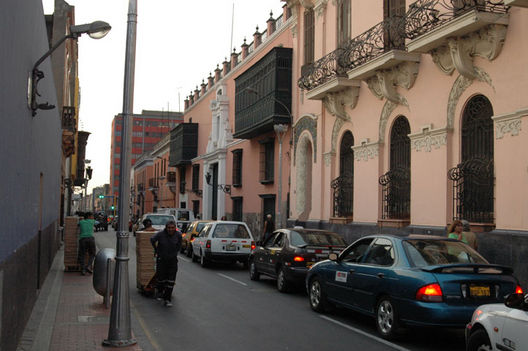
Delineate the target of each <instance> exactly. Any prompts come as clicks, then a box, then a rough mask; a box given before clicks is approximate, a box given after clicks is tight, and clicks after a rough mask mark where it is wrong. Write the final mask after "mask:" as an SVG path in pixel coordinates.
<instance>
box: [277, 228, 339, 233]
mask: <svg viewBox="0 0 528 351" xmlns="http://www.w3.org/2000/svg"><path fill="white" fill-rule="evenodd" d="M277 230H289V231H291V232H297V233H330V234H336V235H339V234H337V233H335V232H332V231H330V230H324V229H310V228H281V229H277Z"/></svg>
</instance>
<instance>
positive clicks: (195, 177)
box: [192, 165, 200, 191]
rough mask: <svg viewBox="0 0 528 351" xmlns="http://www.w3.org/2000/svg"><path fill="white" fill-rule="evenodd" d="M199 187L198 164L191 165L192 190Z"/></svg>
mask: <svg viewBox="0 0 528 351" xmlns="http://www.w3.org/2000/svg"><path fill="white" fill-rule="evenodd" d="M199 188H200V165H193V166H192V190H193V191H197V190H198V189H199Z"/></svg>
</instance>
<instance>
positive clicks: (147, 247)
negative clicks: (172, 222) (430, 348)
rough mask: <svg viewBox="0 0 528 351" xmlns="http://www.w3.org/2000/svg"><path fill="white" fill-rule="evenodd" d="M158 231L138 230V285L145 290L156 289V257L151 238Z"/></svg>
mask: <svg viewBox="0 0 528 351" xmlns="http://www.w3.org/2000/svg"><path fill="white" fill-rule="evenodd" d="M154 234H156V232H136V262H137V269H136V286H137V288H138V289H140V290H142V291H144V292H151V291H153V289H154V284H155V281H154V275H155V274H156V258H155V257H154V249H153V248H152V244H151V243H150V238H151V237H152V236H153V235H154Z"/></svg>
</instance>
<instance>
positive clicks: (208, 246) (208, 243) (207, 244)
mask: <svg viewBox="0 0 528 351" xmlns="http://www.w3.org/2000/svg"><path fill="white" fill-rule="evenodd" d="M205 248H206V249H210V248H211V240H207V242H206V243H205Z"/></svg>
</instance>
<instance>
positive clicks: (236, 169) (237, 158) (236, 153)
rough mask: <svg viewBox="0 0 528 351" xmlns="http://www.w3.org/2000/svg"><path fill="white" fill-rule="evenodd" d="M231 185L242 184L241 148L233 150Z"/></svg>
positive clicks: (237, 185) (238, 185)
mask: <svg viewBox="0 0 528 351" xmlns="http://www.w3.org/2000/svg"><path fill="white" fill-rule="evenodd" d="M233 186H234V187H240V186H242V149H237V150H233Z"/></svg>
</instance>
